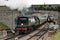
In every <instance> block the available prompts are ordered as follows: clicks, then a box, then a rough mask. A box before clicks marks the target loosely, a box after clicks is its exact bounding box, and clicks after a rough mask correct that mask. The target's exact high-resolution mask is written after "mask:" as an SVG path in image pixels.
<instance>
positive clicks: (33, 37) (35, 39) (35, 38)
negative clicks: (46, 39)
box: [19, 24, 48, 40]
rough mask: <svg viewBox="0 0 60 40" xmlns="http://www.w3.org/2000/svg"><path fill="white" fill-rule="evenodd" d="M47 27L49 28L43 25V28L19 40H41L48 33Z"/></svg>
mask: <svg viewBox="0 0 60 40" xmlns="http://www.w3.org/2000/svg"><path fill="white" fill-rule="evenodd" d="M45 26H48V25H47V24H45V25H43V26H42V27H40V28H38V29H37V30H36V31H34V32H32V33H30V34H28V35H26V36H24V37H22V38H19V40H39V39H40V38H41V37H42V36H43V35H44V34H46V33H47V32H48V28H46V27H45Z"/></svg>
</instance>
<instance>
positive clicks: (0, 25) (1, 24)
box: [0, 22, 8, 28]
mask: <svg viewBox="0 0 60 40" xmlns="http://www.w3.org/2000/svg"><path fill="white" fill-rule="evenodd" d="M0 28H8V26H6V25H4V24H3V23H1V22H0Z"/></svg>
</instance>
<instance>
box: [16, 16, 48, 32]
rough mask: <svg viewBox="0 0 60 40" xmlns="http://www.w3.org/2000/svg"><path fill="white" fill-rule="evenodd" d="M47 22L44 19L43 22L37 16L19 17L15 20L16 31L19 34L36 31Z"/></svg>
mask: <svg viewBox="0 0 60 40" xmlns="http://www.w3.org/2000/svg"><path fill="white" fill-rule="evenodd" d="M45 21H47V19H45V20H44V19H43V20H42V21H41V20H40V19H39V17H37V16H18V17H16V18H15V24H16V27H15V30H16V32H17V31H18V32H19V33H22V32H24V33H28V32H30V31H32V30H34V29H37V28H38V27H37V26H38V25H40V24H42V22H45Z"/></svg>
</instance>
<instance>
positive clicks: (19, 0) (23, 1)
mask: <svg viewBox="0 0 60 40" xmlns="http://www.w3.org/2000/svg"><path fill="white" fill-rule="evenodd" d="M5 5H6V6H7V7H9V8H10V9H12V10H13V9H18V10H22V9H23V8H27V7H30V6H29V4H28V0H8V1H5Z"/></svg>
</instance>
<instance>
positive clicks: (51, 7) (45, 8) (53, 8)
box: [34, 5, 60, 12]
mask: <svg viewBox="0 0 60 40" xmlns="http://www.w3.org/2000/svg"><path fill="white" fill-rule="evenodd" d="M34 9H35V10H49V11H50V10H53V11H59V12H60V5H56V6H52V5H40V6H39V7H35V8H34Z"/></svg>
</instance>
